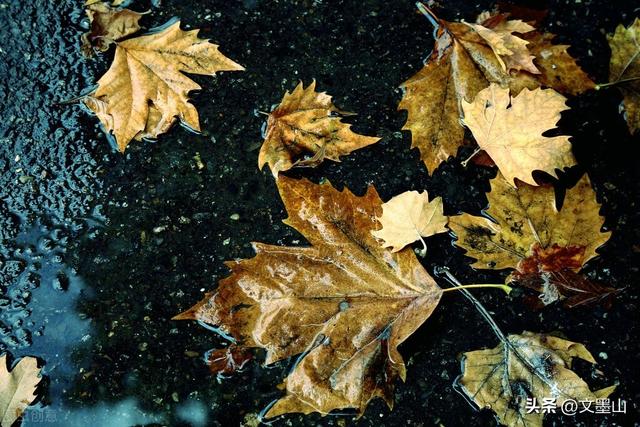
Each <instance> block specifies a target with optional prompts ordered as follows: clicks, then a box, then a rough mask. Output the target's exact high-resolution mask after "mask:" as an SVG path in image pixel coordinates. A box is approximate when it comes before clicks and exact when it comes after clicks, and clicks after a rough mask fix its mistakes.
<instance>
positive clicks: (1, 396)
mask: <svg viewBox="0 0 640 427" xmlns="http://www.w3.org/2000/svg"><path fill="white" fill-rule="evenodd" d="M41 380H42V377H41V376H40V368H38V360H37V359H36V358H35V357H23V358H22V359H20V361H19V362H18V364H17V365H16V366H15V367H14V368H13V369H12V370H11V371H9V370H8V369H7V355H6V354H3V355H2V356H0V426H2V427H10V426H11V425H13V423H14V422H15V421H16V420H17V419H18V418H20V416H21V415H22V414H23V412H24V411H25V409H27V406H29V405H30V404H31V402H33V400H34V399H35V398H36V396H35V391H36V387H37V385H38V384H39V383H40V381H41Z"/></svg>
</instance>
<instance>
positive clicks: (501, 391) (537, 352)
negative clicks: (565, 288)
mask: <svg viewBox="0 0 640 427" xmlns="http://www.w3.org/2000/svg"><path fill="white" fill-rule="evenodd" d="M574 358H579V359H582V360H585V361H587V362H589V363H592V364H595V363H596V361H595V359H594V358H593V356H592V355H591V353H589V351H588V350H587V349H586V348H585V347H584V345H582V344H580V343H576V342H573V341H568V340H564V339H562V338H557V337H554V336H552V335H545V334H535V333H533V332H527V331H525V332H523V333H522V334H520V335H515V334H514V335H509V336H508V337H506V338H505V342H501V343H500V344H499V345H498V346H497V347H495V348H491V349H485V350H475V351H470V352H467V353H464V355H463V359H462V375H461V376H460V377H459V378H458V379H457V380H456V383H458V384H459V385H460V386H461V389H462V391H463V392H464V393H465V394H466V395H467V396H468V397H469V398H470V399H471V400H473V401H474V402H475V403H476V404H477V405H478V406H479V407H480V408H481V409H483V408H486V409H490V410H491V411H493V412H495V414H496V416H497V417H498V419H499V420H500V423H501V424H504V425H507V426H527V427H542V421H543V418H544V412H543V411H537V412H536V411H530V410H528V409H527V401H528V400H530V399H532V398H535V399H536V401H537V402H538V405H539V404H542V403H543V402H544V399H553V403H554V404H555V405H557V407H561V406H562V404H563V403H564V402H565V401H566V400H568V399H572V400H574V401H576V402H595V401H596V400H597V399H604V398H606V397H608V396H609V395H610V394H611V393H613V391H614V390H615V388H616V386H615V385H614V386H610V387H606V388H603V389H600V390H596V391H591V389H590V388H589V386H588V385H587V383H586V382H585V381H584V380H583V379H582V378H580V377H579V376H578V374H576V373H575V372H574V371H572V370H571V365H572V360H573V359H574Z"/></svg>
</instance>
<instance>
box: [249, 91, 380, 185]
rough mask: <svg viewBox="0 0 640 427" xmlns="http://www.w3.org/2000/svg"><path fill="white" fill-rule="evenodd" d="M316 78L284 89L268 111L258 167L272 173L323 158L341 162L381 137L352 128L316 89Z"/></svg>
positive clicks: (274, 174) (313, 162) (329, 97)
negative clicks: (280, 97) (281, 96)
mask: <svg viewBox="0 0 640 427" xmlns="http://www.w3.org/2000/svg"><path fill="white" fill-rule="evenodd" d="M315 88H316V82H315V80H314V81H313V82H312V83H311V84H310V85H309V86H307V88H306V89H305V88H304V86H303V84H302V82H300V83H299V84H298V86H296V88H295V89H294V90H293V92H292V93H289V92H286V93H285V95H284V97H283V98H282V101H281V102H280V105H278V106H277V107H276V108H275V109H274V110H273V111H272V112H271V114H269V118H268V120H267V130H266V135H265V139H264V142H263V143H262V147H261V148H260V154H259V156H258V167H259V168H260V169H262V168H263V167H264V165H265V164H268V165H269V168H270V169H271V172H272V173H273V176H275V177H277V176H278V172H280V171H286V170H289V169H291V168H294V167H300V166H308V167H315V166H317V165H319V164H320V163H321V162H322V161H323V160H324V159H325V158H326V159H329V160H333V161H336V162H338V161H340V156H344V155H346V154H349V153H351V152H352V151H354V150H357V149H359V148H362V147H366V146H367V145H371V144H374V143H376V142H378V141H379V140H380V138H377V137H371V136H364V135H359V134H357V133H355V132H353V131H351V125H349V124H346V123H343V122H342V117H344V116H347V115H351V114H352V113H346V112H344V111H341V110H339V109H338V108H336V107H335V105H333V103H332V102H331V96H329V95H327V94H326V93H325V92H316V91H315Z"/></svg>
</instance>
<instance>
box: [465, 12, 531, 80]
mask: <svg viewBox="0 0 640 427" xmlns="http://www.w3.org/2000/svg"><path fill="white" fill-rule="evenodd" d="M467 25H469V26H470V27H471V28H473V29H474V30H475V32H476V33H478V35H479V36H480V37H482V38H483V39H484V40H485V41H486V42H487V44H488V45H489V47H490V48H491V50H493V53H494V54H495V56H496V59H497V60H498V62H499V63H500V66H501V67H502V70H503V71H504V72H507V71H509V70H525V71H528V72H530V73H533V74H540V71H538V69H537V68H536V66H535V65H534V64H533V60H534V58H535V56H534V55H531V52H529V49H528V48H527V44H529V42H528V41H526V40H523V39H521V38H520V37H518V36H514V35H513V33H514V32H518V33H528V32H530V31H533V30H535V28H533V27H532V26H531V25H529V24H527V23H525V22H522V21H520V20H513V21H506V20H505V21H502V22H500V23H499V24H498V25H496V26H495V27H493V28H492V29H490V28H486V27H484V26H482V25H480V24H467Z"/></svg>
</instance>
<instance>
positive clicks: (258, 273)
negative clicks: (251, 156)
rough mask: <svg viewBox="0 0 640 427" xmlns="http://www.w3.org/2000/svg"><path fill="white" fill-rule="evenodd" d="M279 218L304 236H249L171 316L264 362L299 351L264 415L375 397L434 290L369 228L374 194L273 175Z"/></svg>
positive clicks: (387, 387)
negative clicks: (210, 329)
mask: <svg viewBox="0 0 640 427" xmlns="http://www.w3.org/2000/svg"><path fill="white" fill-rule="evenodd" d="M277 185H278V189H279V191H280V196H281V198H282V200H283V202H284V205H285V207H286V209H287V212H288V214H289V217H288V218H287V220H286V221H285V223H286V224H287V225H290V226H291V227H293V228H295V229H296V230H298V231H299V232H300V233H302V235H303V236H304V237H305V238H306V239H307V240H308V241H309V243H311V246H308V247H283V246H271V245H266V244H262V243H254V249H255V251H256V256H255V257H254V258H252V259H248V260H241V261H234V262H229V263H228V264H227V265H228V266H229V267H230V268H231V270H232V274H231V276H229V277H227V278H226V279H224V280H222V281H221V282H220V283H219V286H218V289H217V291H216V292H215V293H214V294H208V295H207V296H206V297H205V298H204V299H203V300H202V301H201V302H200V303H198V304H197V305H195V306H194V307H192V308H191V309H189V310H187V311H186V312H184V313H182V314H180V315H178V316H176V318H177V319H197V320H199V321H202V322H204V323H206V324H209V325H215V326H216V327H217V328H219V330H220V331H221V332H222V333H224V334H227V335H230V336H231V337H233V338H234V340H235V341H236V342H237V345H239V346H241V347H245V348H246V347H262V348H264V349H265V350H266V364H271V363H275V362H277V361H279V360H282V359H286V358H290V357H293V356H296V355H299V356H298V359H297V362H296V364H295V366H294V368H293V370H292V371H291V372H290V374H289V376H288V377H287V378H286V380H285V383H284V385H285V388H286V395H285V396H284V397H283V398H281V399H280V400H278V401H277V402H276V403H275V405H273V406H272V407H271V408H270V409H269V410H268V411H267V412H266V417H274V416H276V415H280V414H284V413H289V412H302V413H310V412H320V413H322V414H327V413H329V412H330V411H332V410H334V409H339V408H355V409H357V410H358V411H359V412H360V413H362V412H363V411H364V408H365V407H366V405H367V403H368V402H369V401H370V400H371V399H373V398H375V397H382V398H384V400H386V402H387V403H388V404H389V405H392V403H393V387H394V383H395V382H396V380H397V379H398V378H401V379H403V380H404V378H405V375H406V374H405V372H406V368H405V365H404V362H403V360H402V356H401V355H400V354H399V352H398V349H397V347H398V345H400V344H401V343H402V342H403V341H404V340H405V339H407V337H408V336H409V335H411V334H412V333H413V332H414V331H415V330H416V329H417V328H418V327H419V326H420V325H421V324H422V323H423V322H424V321H425V320H426V319H427V318H428V317H429V316H430V315H431V313H432V312H433V310H434V309H435V307H436V306H437V304H438V301H439V300H440V297H441V295H442V290H441V289H440V288H439V287H438V286H437V285H436V283H435V281H434V280H433V279H432V278H431V276H429V274H428V273H427V272H426V271H425V270H424V268H423V267H422V265H421V264H420V262H419V261H418V260H417V258H416V256H415V254H414V253H413V251H412V250H411V249H409V248H407V249H404V250H401V251H399V252H395V253H392V252H390V251H389V250H388V249H384V248H382V247H381V246H380V244H379V243H378V242H377V241H376V239H375V238H374V237H373V236H372V235H371V231H372V230H373V229H375V228H376V227H377V221H376V215H378V214H379V213H380V211H381V207H380V206H381V204H382V201H381V200H380V197H379V196H378V194H377V192H376V191H375V189H374V188H373V187H369V189H368V191H367V193H366V194H365V195H364V196H362V197H357V196H355V195H353V194H352V193H351V192H350V191H349V190H346V189H345V190H344V191H342V192H340V191H338V190H336V189H334V188H333V187H332V186H331V185H330V184H328V183H325V184H322V185H316V184H313V183H311V182H309V181H307V180H294V179H291V178H287V177H285V176H282V175H281V176H280V177H279V178H278V180H277Z"/></svg>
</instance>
